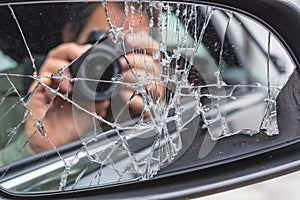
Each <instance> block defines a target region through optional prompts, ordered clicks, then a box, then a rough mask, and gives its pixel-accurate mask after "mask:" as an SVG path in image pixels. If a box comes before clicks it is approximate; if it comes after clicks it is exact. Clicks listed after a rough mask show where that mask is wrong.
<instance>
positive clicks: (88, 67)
mask: <svg viewBox="0 0 300 200" xmlns="http://www.w3.org/2000/svg"><path fill="white" fill-rule="evenodd" d="M105 33H106V31H103V30H96V31H93V32H92V33H91V34H90V35H89V37H88V40H87V43H89V44H95V43H96V42H98V44H96V45H94V46H92V47H91V48H90V49H89V50H87V51H86V52H85V53H84V54H82V55H81V56H80V57H79V58H78V59H76V60H75V61H74V62H73V63H72V64H71V65H70V66H69V68H70V72H71V75H72V77H73V78H77V81H76V82H75V83H74V89H73V92H74V91H76V92H78V93H79V95H82V99H84V98H86V99H89V100H95V101H103V100H107V99H110V98H111V96H112V93H113V91H114V88H115V87H116V84H113V83H112V81H113V78H114V77H118V76H119V74H121V73H122V71H121V64H120V62H119V58H120V57H121V56H122V55H123V54H124V52H122V51H121V49H120V47H119V46H118V45H117V44H115V43H114V42H113V41H112V40H111V39H110V38H108V37H107V36H105V35H104V34H105ZM99 38H101V39H100V40H99Z"/></svg>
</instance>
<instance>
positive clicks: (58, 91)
mask: <svg viewBox="0 0 300 200" xmlns="http://www.w3.org/2000/svg"><path fill="white" fill-rule="evenodd" d="M0 5H1V11H3V12H1V13H2V14H3V15H4V13H6V14H8V15H7V16H5V18H9V19H8V20H7V23H6V24H5V22H3V24H1V26H2V27H3V31H1V38H0V48H1V53H0V70H1V72H0V79H1V96H0V124H1V146H0V147H1V152H0V153H1V154H0V156H1V157H2V158H1V160H2V161H1V162H3V163H1V162H0V164H1V165H5V166H4V167H3V168H2V171H1V174H0V182H2V183H1V186H2V187H4V188H6V189H9V190H13V191H40V190H69V189H75V188H81V187H89V186H98V185H107V184H116V183H120V182H124V181H135V180H148V179H151V178H153V177H155V176H156V175H157V174H158V173H159V171H160V170H161V169H162V168H165V167H167V166H168V165H170V164H172V163H174V162H176V160H177V159H178V158H180V157H181V156H182V155H183V154H184V153H185V151H186V150H187V149H188V148H189V147H190V145H191V144H192V143H193V141H194V139H195V138H196V135H197V134H202V133H201V132H199V129H201V130H204V131H206V132H207V133H208V134H207V135H208V140H210V143H207V144H209V145H206V146H205V147H204V148H206V151H205V153H204V154H200V151H201V148H200V147H199V155H194V156H195V159H199V158H202V157H205V156H206V155H207V154H208V153H209V152H210V151H212V150H213V149H214V146H215V145H216V144H217V141H219V140H223V139H225V138H228V137H234V136H236V135H246V136H253V140H256V139H255V135H257V134H260V133H263V134H265V135H267V136H269V137H274V136H276V135H278V134H280V133H279V130H278V125H277V107H276V98H277V96H278V94H279V93H280V91H281V89H282V88H283V87H284V85H285V84H286V82H287V80H288V79H289V77H290V75H291V74H292V72H293V71H294V68H295V67H294V65H293V63H292V61H291V59H290V58H289V56H288V55H287V54H286V52H285V50H284V49H283V47H282V46H281V45H280V43H279V42H278V41H277V40H276V38H275V37H274V36H273V35H272V33H271V32H269V31H267V30H266V29H264V28H263V27H262V25H260V24H258V23H256V22H253V21H252V20H251V19H249V18H247V17H245V16H243V15H241V14H238V13H234V12H232V11H229V10H224V9H221V8H217V7H213V6H206V5H198V4H189V3H178V2H174V3H170V2H162V1H125V2H118V3H116V2H114V3H112V2H109V1H103V2H91V3H88V1H84V2H82V3H78V2H75V3H73V4H72V3H70V2H68V3H65V4H63V3H59V4H29V3H28V2H27V3H26V4H24V5H22V3H17V4H0ZM51 9H52V10H56V11H57V12H58V10H59V9H61V10H62V13H63V14H61V13H60V14H61V16H60V15H59V14H57V15H55V16H52V18H53V20H50V21H48V20H47V17H48V16H46V14H45V13H46V12H45V13H44V11H45V10H48V11H49V12H50V11H51ZM4 11H5V12H4ZM74 13H75V14H74ZM37 16H40V21H39V23H43V24H42V25H41V26H37V25H36V24H35V22H34V21H33V22H30V20H33V18H37ZM93 16H96V20H95V18H93ZM88 20H94V21H93V22H91V21H88ZM97 20H98V21H97ZM100 22H101V23H105V26H104V25H99V24H95V23H100ZM47 23H48V24H47ZM51 23H52V24H51ZM56 23H60V24H63V25H62V26H61V27H60V29H61V30H59V28H55V27H52V28H49V27H50V26H55V25H56ZM91 26H94V27H92V28H91ZM2 27H1V29H2ZM8 27H10V28H8ZM37 27H38V28H37ZM87 27H88V28H87ZM31 28H32V29H31ZM48 28H49V29H48ZM97 28H98V29H102V30H101V31H99V32H98V35H97V36H94V40H91V41H90V40H89V39H88V36H89V37H91V36H92V35H91V34H90V32H91V31H94V30H95V29H97ZM103 28H104V29H105V30H103ZM39 29H40V30H39ZM82 29H83V30H85V31H87V30H89V32H88V33H85V32H84V31H82ZM11 30H14V32H13V33H12V31H11ZM32 30H35V31H38V32H41V34H39V35H38V36H36V37H35V34H37V33H35V32H32ZM46 31H48V33H45V34H43V33H44V32H46ZM68 31H69V32H68ZM252 31H254V32H256V33H260V35H259V36H257V35H252ZM49 32H50V33H49ZM83 33H85V35H84V34H83ZM55 37H57V38H55ZM95 37H96V38H95ZM62 38H63V39H62ZM261 38H263V41H262V42H261V41H260V40H261ZM70 42H77V43H79V44H80V45H83V44H86V43H89V45H88V47H87V48H85V49H84V50H85V51H82V52H81V53H82V54H81V56H79V57H76V58H74V57H72V58H71V57H70V56H69V57H68V56H65V55H64V54H59V55H56V56H57V57H56V58H59V59H61V58H64V56H65V60H64V61H65V62H58V63H59V66H54V67H56V68H57V67H59V70H56V71H55V72H51V70H48V71H50V72H51V73H50V74H49V73H48V74H47V73H44V74H47V75H46V76H45V75H44V74H43V73H42V72H43V71H42V70H43V69H46V67H47V64H48V63H49V62H47V61H49V60H50V59H51V58H52V57H51V56H53V55H55V53H54V52H55V51H57V50H58V49H57V48H56V49H54V50H53V48H55V47H56V46H58V45H59V43H65V44H70ZM43 45H45V46H44V48H43ZM85 46H87V45H85ZM278 46H279V47H278ZM51 49H52V50H51ZM107 49H110V50H107ZM275 49H276V51H275ZM278 49H279V50H278ZM50 50H51V51H50ZM106 50H107V52H105V51H106ZM276 52H279V53H277V54H276ZM47 55H48V57H47ZM99 58H101V59H99ZM275 58H276V59H275ZM282 63H284V64H282ZM112 68H113V70H112ZM41 69H42V70H41ZM45 71H46V72H47V70H44V72H45ZM50 80H51V81H50ZM70 87H71V88H72V89H69V88H70ZM65 88H67V89H65ZM41 91H42V92H41ZM104 96H105V97H106V98H104ZM107 101H108V102H109V106H105V105H106V104H105V103H104V102H107ZM38 107H39V108H38ZM99 108H101V109H100V110H99ZM40 110H43V111H42V113H41V112H40ZM51 117H52V121H51V120H50V119H49V118H51ZM195 124H196V126H195ZM69 131H70V132H69ZM72 131H73V132H72ZM54 133H55V134H58V135H62V137H61V138H62V139H61V138H60V139H58V137H56V136H55V134H54ZM24 135H25V137H24ZM20 138H21V139H20ZM36 138H38V139H40V141H39V142H38V145H41V146H42V145H43V144H44V145H45V146H46V147H47V150H50V151H51V152H52V154H51V155H54V156H52V157H51V156H47V154H45V151H42V150H39V149H38V148H41V147H39V146H38V148H36V149H38V151H35V150H36V149H35V148H34V147H33V146H32V145H34V144H35V143H34V142H35V141H36V140H37V139H36ZM204 141H207V140H204ZM73 143H74V144H75V147H76V148H75V149H74V145H73V146H70V144H73ZM68 145H69V146H70V148H69V149H70V150H69V151H67V150H68V148H67V150H66V149H63V148H64V146H68ZM76 145H77V146H76ZM26 152H29V153H27V154H26ZM46 152H47V151H46ZM66 152H67V153H66ZM30 153H31V154H32V155H30ZM35 153H40V154H41V155H43V156H44V157H43V156H42V157H41V158H40V159H39V160H37V161H35V162H36V163H40V166H39V167H36V169H35V170H34V171H30V170H25V171H22V172H20V173H19V175H18V177H16V178H14V179H13V180H11V179H10V177H11V173H10V171H14V170H15V166H17V163H18V160H20V159H22V158H25V157H28V156H29V157H28V158H29V159H30V157H32V156H33V154H35ZM28 158H27V159H28ZM47 159H48V160H49V162H48V163H47V162H45V160H47ZM6 160H8V161H6ZM52 161H53V162H52ZM37 180H38V181H37ZM42 182H46V183H47V184H41V183H42Z"/></svg>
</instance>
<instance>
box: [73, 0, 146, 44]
mask: <svg viewBox="0 0 300 200" xmlns="http://www.w3.org/2000/svg"><path fill="white" fill-rule="evenodd" d="M107 15H108V16H109V18H110V20H111V23H112V25H114V26H115V27H117V28H121V27H122V30H123V31H125V32H126V31H128V30H129V29H130V28H131V29H133V30H135V29H138V28H141V27H148V26H149V20H148V17H147V15H146V13H140V12H139V11H136V12H127V14H125V13H124V3H121V4H120V3H113V2H108V3H107V13H106V11H105V9H104V7H103V6H102V5H99V6H98V7H97V8H96V9H95V10H94V12H93V13H92V14H91V15H90V17H89V19H88V20H87V23H86V25H85V27H84V28H83V30H82V31H81V33H80V34H79V36H78V39H77V43H79V44H83V43H85V42H86V40H87V38H88V36H89V34H90V33H91V32H92V31H94V30H97V29H105V30H107V29H109V27H110V26H109V23H108V19H107Z"/></svg>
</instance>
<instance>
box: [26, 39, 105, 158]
mask: <svg viewBox="0 0 300 200" xmlns="http://www.w3.org/2000/svg"><path fill="white" fill-rule="evenodd" d="M89 47H90V45H85V46H82V45H77V44H75V43H67V44H62V45H60V46H58V47H56V48H55V49H53V50H51V51H50V52H49V54H48V56H47V59H46V61H45V62H44V64H43V66H42V67H41V70H40V72H39V77H40V79H39V80H40V83H39V82H38V81H37V80H36V81H34V82H33V84H32V85H31V86H30V89H29V92H33V94H32V97H31V99H30V101H29V103H28V110H29V111H30V112H31V114H30V115H29V116H28V117H27V121H26V123H25V134H26V136H27V138H30V140H29V144H30V145H31V148H32V150H33V151H34V152H36V153H38V152H42V151H46V150H49V149H52V148H53V145H54V146H55V147H58V146H61V145H64V144H67V143H69V142H71V141H74V140H76V139H78V138H79V135H80V134H83V133H82V132H84V131H87V130H88V129H90V128H91V127H90V123H88V122H89V121H90V116H88V115H87V114H83V115H82V116H81V117H82V123H81V124H80V125H77V127H76V126H75V124H74V119H73V114H72V104H71V103H69V102H68V101H66V100H64V99H62V98H61V97H59V96H58V95H57V94H55V92H53V91H52V92H51V91H49V89H47V87H45V86H43V84H45V85H46V86H48V87H50V88H52V89H53V90H55V91H57V92H59V93H61V94H63V95H64V94H66V93H69V94H71V93H72V84H71V83H70V82H69V81H67V80H63V79H62V78H63V76H67V77H70V76H71V75H70V72H69V71H68V70H66V71H65V72H64V73H63V75H62V76H61V78H50V77H51V76H52V75H53V74H56V73H57V72H58V71H59V70H60V69H61V68H62V67H63V66H66V65H68V64H69V63H70V62H71V61H72V60H74V59H75V58H77V57H78V56H80V55H81V54H82V53H83V52H85V51H86V50H87V49H88V48H89ZM108 106H109V102H108V101H103V102H97V105H96V111H97V114H98V115H101V116H102V117H105V115H106V109H107V107H108ZM78 126H79V129H80V130H78ZM45 133H46V135H47V136H46V135H45ZM47 137H48V138H47ZM50 141H51V142H50ZM51 143H52V144H51Z"/></svg>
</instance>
